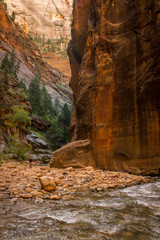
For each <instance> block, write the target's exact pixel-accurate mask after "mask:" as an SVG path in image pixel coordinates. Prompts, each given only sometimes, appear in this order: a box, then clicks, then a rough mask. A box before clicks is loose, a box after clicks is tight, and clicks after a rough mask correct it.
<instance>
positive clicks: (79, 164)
mask: <svg viewBox="0 0 160 240" xmlns="http://www.w3.org/2000/svg"><path fill="white" fill-rule="evenodd" d="M92 159H93V156H92V149H91V145H90V140H80V141H75V142H71V143H68V144H66V145H65V146H63V147H62V148H60V149H59V150H57V151H55V152H53V154H52V157H51V160H50V167H57V168H67V167H75V168H83V167H86V166H88V165H92V166H95V164H93V161H92Z"/></svg>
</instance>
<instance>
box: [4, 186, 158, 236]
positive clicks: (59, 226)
mask: <svg viewBox="0 0 160 240" xmlns="http://www.w3.org/2000/svg"><path fill="white" fill-rule="evenodd" d="M0 207H1V215H0V239H4V240H12V239H14V240H22V239H23V240H30V239H32V240H52V239H53V240H59V239H62V240H69V239H73V240H77V239H78V240H79V239H80V240H83V239H89V240H97V239H98V240H158V239H160V181H157V182H156V183H149V184H145V185H140V186H133V187H128V188H125V189H119V190H110V191H107V192H105V193H92V194H91V193H88V194H87V193H85V194H82V193H78V194H77V196H76V198H75V199H74V200H70V201H54V202H53V201H48V202H44V203H36V204H35V203H34V202H33V201H31V200H27V201H24V200H23V201H18V202H17V203H15V204H14V203H11V202H10V200H7V202H5V203H4V202H3V203H1V206H0Z"/></svg>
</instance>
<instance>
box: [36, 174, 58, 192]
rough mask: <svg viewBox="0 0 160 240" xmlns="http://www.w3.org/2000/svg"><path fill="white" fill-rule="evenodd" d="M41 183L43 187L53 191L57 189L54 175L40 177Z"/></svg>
mask: <svg viewBox="0 0 160 240" xmlns="http://www.w3.org/2000/svg"><path fill="white" fill-rule="evenodd" d="M40 183H41V185H42V188H43V189H44V190H46V191H49V192H51V191H53V190H55V189H56V183H55V181H54V178H53V177H48V176H44V177H40Z"/></svg>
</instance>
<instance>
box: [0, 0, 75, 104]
mask: <svg viewBox="0 0 160 240" xmlns="http://www.w3.org/2000/svg"><path fill="white" fill-rule="evenodd" d="M13 49H14V51H15V54H16V60H19V61H20V70H19V72H18V78H19V80H22V81H23V82H25V84H26V85H27V87H28V86H29V84H30V82H31V80H32V79H33V78H34V76H35V74H37V73H38V74H39V75H40V76H41V80H42V82H44V83H45V85H46V89H47V91H48V92H49V94H50V95H51V97H52V101H53V102H54V100H55V99H56V98H57V97H58V98H59V100H60V103H61V105H64V104H65V103H67V104H69V105H70V104H71V103H72V93H71V90H70V89H69V86H68V85H69V84H68V79H67V77H66V76H64V75H63V74H62V73H61V72H60V71H59V70H57V69H56V68H53V67H51V66H50V65H48V64H47V63H46V62H45V61H44V60H43V58H42V55H41V53H40V51H39V49H38V47H37V46H36V45H35V43H34V42H33V41H32V39H31V38H30V37H29V36H28V35H27V34H26V33H25V32H24V31H23V30H22V29H21V28H20V27H19V25H17V24H15V23H14V22H13V21H12V20H11V18H10V17H9V16H8V14H7V12H6V11H5V9H4V7H3V6H2V4H1V3H0V63H1V61H2V59H3V58H4V56H5V53H6V52H12V51H13Z"/></svg>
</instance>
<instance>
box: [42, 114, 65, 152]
mask: <svg viewBox="0 0 160 240" xmlns="http://www.w3.org/2000/svg"><path fill="white" fill-rule="evenodd" d="M51 123H52V125H51V128H50V129H49V130H48V132H47V134H46V137H47V139H48V140H49V141H50V143H51V145H52V148H53V149H54V150H56V149H57V148H59V147H61V146H62V145H63V130H62V128H61V127H60V126H59V120H58V116H56V117H54V118H53V119H52V121H51Z"/></svg>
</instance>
